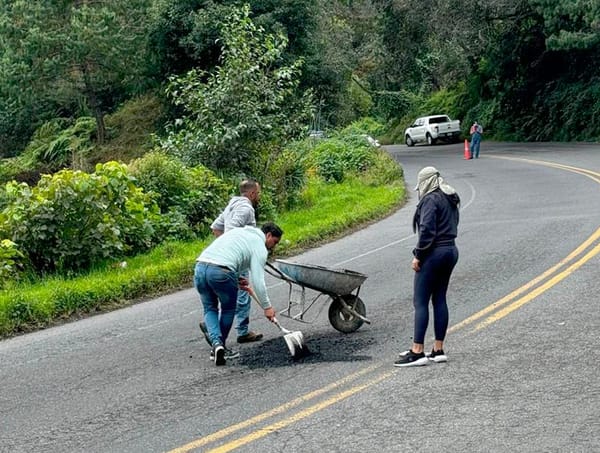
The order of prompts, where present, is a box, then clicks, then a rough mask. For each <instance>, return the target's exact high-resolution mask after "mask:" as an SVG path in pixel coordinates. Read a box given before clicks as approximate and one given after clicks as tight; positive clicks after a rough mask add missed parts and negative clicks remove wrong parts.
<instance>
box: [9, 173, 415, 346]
mask: <svg viewBox="0 0 600 453" xmlns="http://www.w3.org/2000/svg"><path fill="white" fill-rule="evenodd" d="M404 199H405V191H404V184H403V181H401V180H399V181H398V182H397V183H395V184H392V185H385V186H380V187H373V186H370V185H368V184H366V183H363V182H362V181H361V180H359V179H348V180H346V181H345V182H343V183H341V184H325V183H323V182H318V181H316V180H315V181H311V183H310V184H309V186H308V188H307V189H306V191H305V192H304V193H303V195H302V202H301V207H300V208H298V209H296V210H294V211H293V212H287V213H283V214H281V215H280V216H279V217H278V218H277V219H276V221H277V223H278V224H279V225H281V227H282V228H283V230H284V236H283V240H282V241H281V243H280V245H279V246H278V248H277V250H276V253H277V255H278V256H285V255H290V254H293V253H296V252H298V251H300V250H302V249H303V248H305V247H310V246H314V245H316V244H318V243H320V242H323V241H324V240H326V239H331V238H333V237H337V236H340V235H341V234H343V233H345V232H347V231H351V230H352V229H353V228H356V227H357V226H359V225H361V224H364V223H366V222H369V221H371V220H375V219H378V218H382V217H383V216H385V215H387V214H389V213H390V212H392V211H393V210H394V209H395V208H396V207H398V206H399V205H400V204H401V203H402V202H403V201H404ZM211 240H212V238H206V239H204V240H201V241H193V242H177V243H166V244H163V245H161V246H159V247H157V248H156V249H154V250H153V251H152V252H150V253H148V254H145V255H140V256H136V257H134V258H130V259H128V260H127V265H126V266H125V267H121V266H120V263H115V264H114V265H110V266H107V267H106V268H104V269H98V270H95V271H92V272H90V273H88V274H86V275H83V276H79V277H76V278H71V279H67V278H61V277H52V278H47V279H44V280H43V281H40V282H37V283H34V284H27V285H21V286H15V287H12V288H10V289H6V290H3V291H0V337H9V336H12V335H15V334H18V333H21V332H27V331H32V330H36V329H40V328H44V327H47V326H50V325H54V324H57V323H61V322H64V321H65V320H69V319H74V318H77V317H81V316H85V315H88V314H92V313H97V312H104V311H108V310H112V309H115V308H119V307H123V306H126V305H129V304H132V303H134V302H137V301H140V300H143V299H148V298H150V297H154V296H157V295H160V294H166V293H168V292H172V291H174V290H177V289H181V288H189V287H190V286H191V284H192V274H193V266H194V261H195V259H196V257H197V256H198V255H199V253H200V252H201V251H202V250H203V248H204V247H206V245H208V244H209V243H210V241H211Z"/></svg>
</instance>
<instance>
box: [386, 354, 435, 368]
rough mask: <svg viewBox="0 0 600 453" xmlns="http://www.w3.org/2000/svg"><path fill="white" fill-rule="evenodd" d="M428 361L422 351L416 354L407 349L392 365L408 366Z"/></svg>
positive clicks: (423, 363)
mask: <svg viewBox="0 0 600 453" xmlns="http://www.w3.org/2000/svg"><path fill="white" fill-rule="evenodd" d="M428 363H429V359H428V358H427V357H426V356H425V353H424V352H421V353H419V354H416V353H414V352H412V350H411V351H408V353H407V354H404V355H401V356H400V358H399V359H398V360H396V361H395V362H394V366H399V367H409V366H423V365H427V364H428Z"/></svg>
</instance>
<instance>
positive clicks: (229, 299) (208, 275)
mask: <svg viewBox="0 0 600 453" xmlns="http://www.w3.org/2000/svg"><path fill="white" fill-rule="evenodd" d="M194 285H195V287H196V290H197V291H198V294H200V300H201V301H202V306H203V308H204V323H205V324H206V330H208V336H209V338H210V341H211V343H212V344H213V346H214V345H216V344H221V345H223V346H225V342H226V340H227V336H228V335H229V331H230V330H231V326H232V325H233V318H234V316H235V308H236V303H237V301H236V299H237V294H238V276H237V273H236V272H233V271H231V270H227V269H223V268H221V267H219V266H214V265H212V264H206V263H196V268H195V270H194Z"/></svg>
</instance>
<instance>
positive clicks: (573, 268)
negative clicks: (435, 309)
mask: <svg viewBox="0 0 600 453" xmlns="http://www.w3.org/2000/svg"><path fill="white" fill-rule="evenodd" d="M598 253H600V244H598V245H596V246H595V247H594V248H593V249H592V250H590V251H589V252H588V253H587V254H586V255H584V256H583V257H582V258H581V259H580V260H579V261H576V262H575V263H573V264H571V265H570V266H569V267H568V268H567V269H565V270H564V271H562V272H561V273H559V274H557V275H555V276H554V277H552V278H551V279H550V280H548V281H547V282H546V283H544V284H543V285H542V286H540V287H539V288H536V289H534V290H533V291H532V292H530V293H529V294H527V295H526V296H523V297H522V298H520V299H518V300H516V301H515V302H513V303H512V304H510V305H509V306H507V307H504V308H503V309H502V310H499V311H498V312H496V313H494V314H493V315H492V316H490V317H488V318H487V319H485V320H484V321H482V322H480V323H479V324H477V326H476V327H475V329H474V331H477V330H480V329H483V328H484V327H486V326H489V325H490V324H492V323H494V322H496V321H498V320H500V319H502V318H504V317H505V316H507V315H508V314H510V313H512V312H513V311H515V310H516V309H517V308H519V307H522V306H523V305H525V304H526V303H527V302H530V301H531V300H533V299H535V298H536V297H537V296H539V295H540V294H542V293H544V292H545V291H546V290H548V289H550V288H552V287H553V286H554V285H556V284H557V283H559V282H560V281H562V280H564V279H565V278H567V277H568V276H569V275H571V274H572V273H573V272H575V271H576V270H577V269H579V268H580V267H581V266H583V265H584V264H585V263H587V262H588V261H589V260H591V259H592V258H593V257H594V256H596V255H597V254H598Z"/></svg>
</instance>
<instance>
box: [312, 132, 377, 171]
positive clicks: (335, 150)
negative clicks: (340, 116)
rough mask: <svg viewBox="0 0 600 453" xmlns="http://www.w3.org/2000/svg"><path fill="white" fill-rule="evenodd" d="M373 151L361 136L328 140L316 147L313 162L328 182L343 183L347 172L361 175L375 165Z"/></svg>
mask: <svg viewBox="0 0 600 453" xmlns="http://www.w3.org/2000/svg"><path fill="white" fill-rule="evenodd" d="M373 149H374V148H373V147H371V146H370V145H369V144H368V143H367V141H366V140H365V139H364V137H360V136H346V137H343V140H342V139H340V138H335V139H328V140H323V141H321V142H320V143H319V144H318V145H317V146H315V148H314V149H313V150H312V151H311V160H312V162H313V163H314V165H315V167H316V169H317V173H318V174H319V175H320V176H321V177H323V178H324V179H325V180H326V181H335V182H341V181H343V180H344V176H345V174H346V173H347V172H351V173H360V172H363V171H365V170H367V169H368V168H369V167H370V166H371V165H372V164H373V162H374V153H373Z"/></svg>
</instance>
